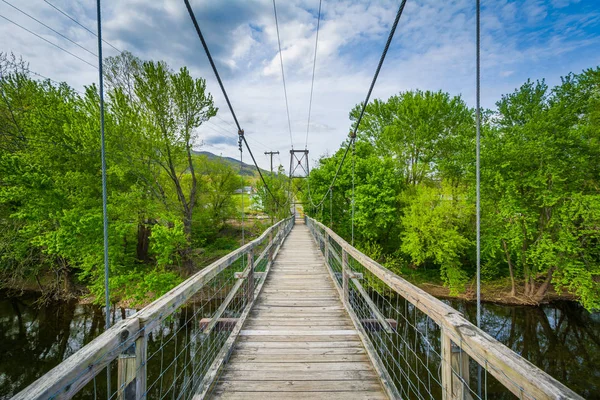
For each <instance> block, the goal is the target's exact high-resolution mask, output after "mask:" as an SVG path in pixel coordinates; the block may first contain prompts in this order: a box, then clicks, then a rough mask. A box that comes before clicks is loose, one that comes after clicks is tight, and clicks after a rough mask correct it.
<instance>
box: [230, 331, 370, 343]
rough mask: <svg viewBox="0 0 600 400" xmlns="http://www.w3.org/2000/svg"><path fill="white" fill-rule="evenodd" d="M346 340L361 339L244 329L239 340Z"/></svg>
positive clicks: (356, 335)
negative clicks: (262, 332) (245, 332)
mask: <svg viewBox="0 0 600 400" xmlns="http://www.w3.org/2000/svg"><path fill="white" fill-rule="evenodd" d="M345 340H353V341H354V340H360V339H359V337H358V334H356V333H355V334H354V335H313V334H310V333H306V332H304V333H297V334H294V335H282V334H281V332H270V334H268V333H267V334H261V335H244V331H242V332H241V333H240V335H239V336H238V339H237V341H238V342H243V341H265V342H266V341H269V342H291V341H294V342H295V341H298V342H306V341H310V342H340V341H345Z"/></svg>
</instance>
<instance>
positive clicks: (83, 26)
mask: <svg viewBox="0 0 600 400" xmlns="http://www.w3.org/2000/svg"><path fill="white" fill-rule="evenodd" d="M44 3H46V4H48V5H49V6H50V7H52V8H54V9H55V10H56V11H58V12H59V13H61V14H62V15H64V16H65V17H67V18H69V19H70V20H71V21H73V22H75V23H76V24H77V25H79V26H80V27H82V28H83V29H85V30H86V31H88V32H89V33H91V34H92V35H94V36H95V37H98V35H97V34H96V32H94V31H92V30H90V29H89V28H88V27H86V26H85V25H83V24H82V23H80V22H79V21H77V20H76V19H75V18H73V17H72V16H70V15H69V14H67V13H66V12H64V11H63V10H61V9H60V8H58V7H56V6H55V5H54V4H52V3H50V2H49V1H48V0H44ZM102 42H103V43H105V44H107V45H109V46H110V47H112V48H113V49H115V50H116V51H118V52H119V53H122V51H121V50H119V49H118V48H116V47H115V46H113V45H112V44H110V43H109V42H107V41H106V40H104V39H102Z"/></svg>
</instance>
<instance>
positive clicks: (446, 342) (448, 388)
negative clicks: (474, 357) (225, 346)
mask: <svg viewBox="0 0 600 400" xmlns="http://www.w3.org/2000/svg"><path fill="white" fill-rule="evenodd" d="M441 335H442V337H441V345H442V398H443V399H444V400H450V399H452V398H453V397H452V361H451V360H452V340H450V337H449V336H448V335H447V334H446V332H444V329H441Z"/></svg>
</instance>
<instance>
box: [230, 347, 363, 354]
mask: <svg viewBox="0 0 600 400" xmlns="http://www.w3.org/2000/svg"><path fill="white" fill-rule="evenodd" d="M259 353H260V354H261V355H271V354H280V355H282V356H288V355H313V354H316V355H334V354H335V355H339V354H366V352H365V349H364V348H363V347H362V345H360V344H359V345H358V347H342V348H327V347H317V348H302V347H296V348H285V349H278V348H269V347H260V348H259V347H255V348H247V347H246V348H236V351H235V354H238V355H253V354H259Z"/></svg>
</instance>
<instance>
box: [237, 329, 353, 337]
mask: <svg viewBox="0 0 600 400" xmlns="http://www.w3.org/2000/svg"><path fill="white" fill-rule="evenodd" d="M240 335H241V336H356V335H358V334H357V333H356V331H355V330H352V329H348V330H341V329H340V330H323V329H319V330H317V331H298V330H296V329H294V330H279V331H274V330H271V329H269V330H267V329H261V330H256V329H254V330H251V329H244V330H242V331H241V332H240Z"/></svg>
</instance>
